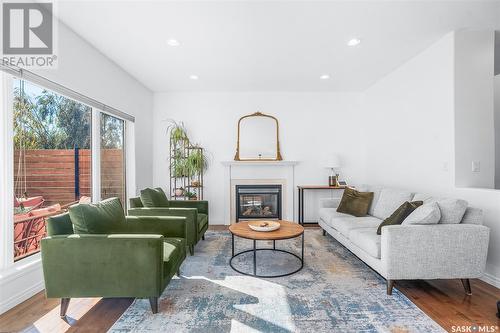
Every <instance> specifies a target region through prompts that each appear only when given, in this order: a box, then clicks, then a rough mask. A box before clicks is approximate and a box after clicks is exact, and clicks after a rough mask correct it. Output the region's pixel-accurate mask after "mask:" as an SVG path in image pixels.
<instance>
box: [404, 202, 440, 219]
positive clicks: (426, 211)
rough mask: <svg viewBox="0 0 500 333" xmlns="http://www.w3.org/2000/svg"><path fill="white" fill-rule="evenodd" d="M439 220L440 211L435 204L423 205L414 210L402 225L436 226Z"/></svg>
mask: <svg viewBox="0 0 500 333" xmlns="http://www.w3.org/2000/svg"><path fill="white" fill-rule="evenodd" d="M440 219H441V211H440V210H439V206H438V204H437V203H436V202H431V203H428V204H423V205H422V206H420V207H418V208H417V209H415V210H414V211H413V212H412V213H411V214H410V215H408V217H407V218H406V219H405V220H404V221H403V225H409V224H438V223H439V220H440Z"/></svg>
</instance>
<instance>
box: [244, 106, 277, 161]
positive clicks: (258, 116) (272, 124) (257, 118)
mask: <svg viewBox="0 0 500 333" xmlns="http://www.w3.org/2000/svg"><path fill="white" fill-rule="evenodd" d="M282 159H283V158H282V157H281V152H280V143H279V125H278V119H276V118H275V117H273V116H270V115H267V114H264V113H261V112H256V113H252V114H249V115H246V116H243V117H241V118H240V120H238V141H237V143H236V155H235V156H234V160H235V161H281V160H282Z"/></svg>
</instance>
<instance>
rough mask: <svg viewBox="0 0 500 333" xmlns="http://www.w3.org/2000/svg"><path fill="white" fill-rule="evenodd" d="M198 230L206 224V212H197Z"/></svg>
mask: <svg viewBox="0 0 500 333" xmlns="http://www.w3.org/2000/svg"><path fill="white" fill-rule="evenodd" d="M197 222H198V232H200V231H201V230H202V229H203V228H204V227H205V226H206V225H207V224H208V216H207V214H201V213H198V221H197Z"/></svg>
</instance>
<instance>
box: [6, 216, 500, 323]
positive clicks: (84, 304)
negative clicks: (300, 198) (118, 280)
mask: <svg viewBox="0 0 500 333" xmlns="http://www.w3.org/2000/svg"><path fill="white" fill-rule="evenodd" d="M225 228H227V227H223V226H221V227H216V228H211V229H212V230H224V229H225ZM471 285H472V293H473V294H472V296H467V295H466V294H465V293H464V289H463V286H462V284H461V282H460V280H439V281H396V284H395V288H396V289H398V290H399V291H401V292H403V293H404V294H405V295H406V296H407V297H408V298H409V299H410V300H411V301H412V302H413V303H415V304H416V305H417V306H418V307H419V308H420V309H422V311H424V312H425V313H426V314H427V315H428V316H429V317H431V318H432V319H433V320H435V321H436V322H437V323H439V324H440V325H441V326H442V327H443V328H444V329H445V330H447V331H448V332H452V328H453V326H466V327H471V326H472V327H473V326H475V325H476V326H488V327H490V328H489V330H487V331H483V332H487V333H497V332H498V333H500V329H499V327H500V319H499V318H497V317H496V302H497V301H499V300H500V289H497V288H495V287H493V286H491V285H489V284H487V283H485V282H483V281H480V280H471ZM132 301H133V299H132V298H109V299H99V298H83V299H72V300H71V302H70V305H69V309H68V313H67V314H68V319H67V320H63V319H61V318H60V317H59V300H54V299H46V298H45V295H44V293H43V292H40V293H38V294H36V295H35V296H33V297H31V298H30V299H28V300H27V301H25V302H23V303H22V304H19V305H18V306H16V307H15V308H13V309H11V310H10V311H8V312H6V313H4V314H3V315H1V316H0V332H19V331H24V330H25V331H26V332H51V333H52V332H106V331H107V330H108V329H109V328H110V327H111V326H112V325H113V323H114V322H115V321H116V320H117V319H118V318H119V317H120V315H121V314H122V313H123V312H124V311H125V310H126V309H127V308H128V306H129V305H130V304H131V303H132ZM455 331H456V329H455ZM478 331H479V330H476V331H474V330H472V331H471V332H478ZM462 332H463V331H462Z"/></svg>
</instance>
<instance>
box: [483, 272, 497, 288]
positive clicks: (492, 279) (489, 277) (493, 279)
mask: <svg viewBox="0 0 500 333" xmlns="http://www.w3.org/2000/svg"><path fill="white" fill-rule="evenodd" d="M479 280H482V281H484V282H486V283H488V284H491V285H492V286H494V287H497V288H500V278H499V277H496V276H493V275H491V274H489V273H484V275H483V276H482V277H481V278H479Z"/></svg>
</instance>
